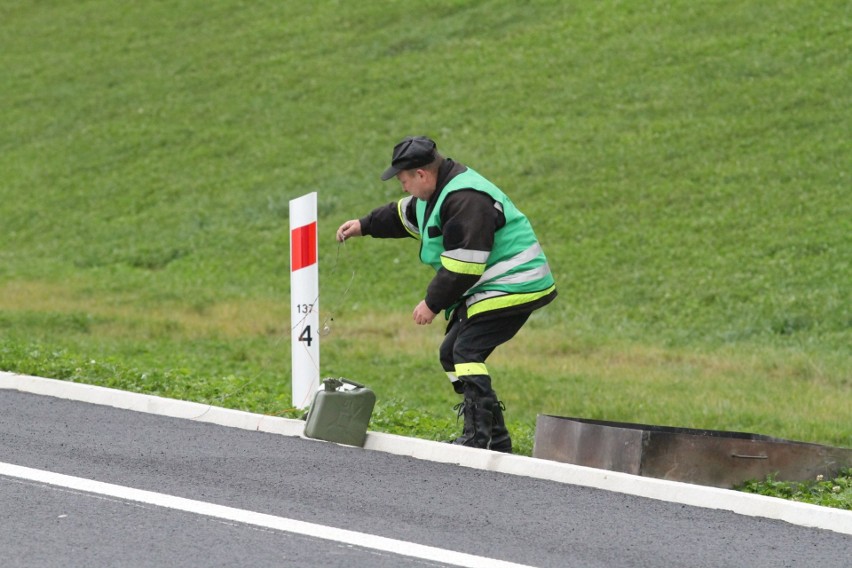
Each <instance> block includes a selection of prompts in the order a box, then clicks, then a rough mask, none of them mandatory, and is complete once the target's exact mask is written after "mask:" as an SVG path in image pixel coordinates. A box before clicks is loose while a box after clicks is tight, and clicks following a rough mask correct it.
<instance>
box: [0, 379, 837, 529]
mask: <svg viewBox="0 0 852 568" xmlns="http://www.w3.org/2000/svg"><path fill="white" fill-rule="evenodd" d="M0 389H10V390H16V391H20V392H26V393H31V394H39V395H45V396H52V397H56V398H62V399H67V400H76V401H80V402H88V403H92V404H99V405H103V406H111V407H113V408H121V409H124V410H133V411H136V412H145V413H149V414H157V415H160V416H170V417H173V418H182V419H186V420H195V421H198V422H209V423H211V424H217V425H220V426H228V427H232V428H242V429H245V430H256V431H258V432H267V433H271V434H280V435H283V436H299V437H304V436H303V433H304V427H305V423H304V422H303V421H301V420H294V419H288V418H280V417H276V416H264V415H261V414H252V413H249V412H242V411H238V410H231V409H227V408H219V407H215V406H211V405H207V404H200V403H197V402H187V401H182V400H175V399H168V398H162V397H157V396H151V395H146V394H138V393H132V392H126V391H120V390H115V389H108V388H104V387H98V386H93V385H86V384H82V383H72V382H68V381H60V380H55V379H44V378H41V377H31V376H27V375H17V374H14V373H7V372H2V371H0ZM364 449H366V450H372V451H380V452H387V453H391V454H396V455H403V456H409V457H413V458H417V459H422V460H428V461H434V462H441V463H448V464H455V465H460V466H462V467H469V468H473V469H480V470H487V471H494V472H499V473H506V474H511V475H520V476H525V477H533V478H537V479H543V480H548V481H555V482H559V483H566V484H570V485H580V486H583V487H592V488H596V489H603V490H605V491H613V492H617V493H623V494H627V495H636V496H639V497H647V498H650V499H656V500H659V501H667V502H670V503H680V504H683V505H690V506H694V507H702V508H705V509H720V510H725V511H732V512H734V513H738V514H740V515H746V516H751V517H763V518H767V519H776V520H781V521H786V522H788V523H791V524H795V525H799V526H804V527H812V528H818V529H825V530H829V531H833V532H838V533H842V534H849V535H852V511H843V510H840V509H832V508H829V507H820V506H818V505H809V504H805V503H797V502H794V501H787V500H784V499H777V498H774V497H765V496H763V495H752V494H748V493H741V492H738V491H731V490H728V489H719V488H716V487H706V486H702V485H692V484H689V483H681V482H677V481H666V480H663V479H655V478H650V477H641V476H636V475H630V474H626V473H620V472H613V471H607V470H600V469H593V468H589V467H583V466H577V465H572V464H565V463H560V462H555V461H549V460H542V459H536V458H529V457H525V456H515V455H508V454H501V453H497V452H490V451H484V450H476V449H472V448H465V447H462V446H453V445H450V444H444V443H440V442H432V441H429V440H421V439H417V438H406V437H404V436H395V435H392V434H383V433H378V432H369V433H368V434H367V441H366V442H365V444H364Z"/></svg>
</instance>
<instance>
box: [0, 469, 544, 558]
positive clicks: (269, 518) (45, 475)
mask: <svg viewBox="0 0 852 568" xmlns="http://www.w3.org/2000/svg"><path fill="white" fill-rule="evenodd" d="M0 475H5V476H8V477H14V478H18V479H26V480H29V481H35V482H38V483H44V484H47V485H53V486H58V487H64V488H66V489H74V490H77V491H85V492H87V493H94V494H96V495H104V496H108V497H114V498H117V499H123V500H126V501H135V502H138V503H145V504H148V505H155V506H157V507H164V508H168V509H175V510H178V511H184V512H187V513H195V514H197V515H206V516H208V517H214V518H217V519H223V520H226V521H233V522H237V523H243V524H247V525H253V526H256V527H263V528H268V529H273V530H279V531H284V532H288V533H294V534H299V535H305V536H310V537H314V538H320V539H323V540H330V541H334V542H341V543H344V544H349V545H352V546H358V547H361V548H368V549H372V550H380V551H382V552H390V553H393V554H399V555H400V556H409V557H412V558H419V559H421V560H431V561H434V562H441V563H444V564H450V565H453V566H462V567H465V568H533V567H531V566H528V565H525V564H516V563H514V562H506V561H504V560H497V559H494V558H486V557H484V556H475V555H473V554H465V553H463V552H455V551H452V550H445V549H442V548H436V547H432V546H425V545H422V544H415V543H412V542H406V541H403V540H396V539H392V538H386V537H382V536H375V535H370V534H366V533H359V532H355V531H348V530H345V529H338V528H334V527H327V526H324V525H319V524H315V523H308V522H304V521H299V520H296V519H288V518H286V517H276V516H274V515H267V514H264V513H255V512H253V511H246V510H244V509H236V508H234V507H226V506H224V505H216V504H214V503H205V502H204V501H195V500H193V499H185V498H183V497H175V496H173V495H166V494H163V493H155V492H153V491H144V490H142V489H133V488H132V487H123V486H121V485H113V484H111V483H103V482H101V481H94V480H91V479H84V478H82V477H73V476H70V475H63V474H61V473H53V472H50V471H44V470H39V469H32V468H29V467H23V466H18V465H14V464H9V463H3V462H0Z"/></svg>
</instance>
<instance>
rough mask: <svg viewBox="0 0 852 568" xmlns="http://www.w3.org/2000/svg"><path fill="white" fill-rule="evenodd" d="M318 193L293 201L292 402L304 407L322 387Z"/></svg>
mask: <svg viewBox="0 0 852 568" xmlns="http://www.w3.org/2000/svg"><path fill="white" fill-rule="evenodd" d="M318 257H319V252H318V246H317V194H316V192H313V193H309V194H307V195H303V196H302V197H299V198H297V199H292V200H291V201H290V334H291V336H292V357H291V358H292V364H293V373H292V377H293V406H294V407H295V408H305V407H307V406H309V405H310V404H311V402H313V398H314V393H316V391H317V389H318V388H319V375H320V370H319V345H320V333H319V331H320V330H319V265H318V264H317V262H318Z"/></svg>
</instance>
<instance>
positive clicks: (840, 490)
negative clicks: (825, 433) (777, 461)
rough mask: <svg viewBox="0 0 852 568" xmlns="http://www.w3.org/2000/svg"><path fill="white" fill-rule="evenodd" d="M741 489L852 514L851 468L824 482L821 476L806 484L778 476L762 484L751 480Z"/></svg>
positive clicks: (767, 478)
mask: <svg viewBox="0 0 852 568" xmlns="http://www.w3.org/2000/svg"><path fill="white" fill-rule="evenodd" d="M738 489H740V490H741V491H745V492H746V493H757V494H758V495H768V496H770V497H780V498H782V499H789V500H791V501H799V502H802V503H810V504H812V505H822V506H824V507H834V508H837V509H846V510H847V511H852V470H850V469H849V468H844V469H843V470H841V471H839V472H838V473H837V475H836V476H834V477H833V478H831V479H824V478H823V476H821V475H820V476H819V477H817V478H816V479H813V480H809V481H806V482H784V481H777V480H776V479H775V476H773V475H768V476H766V479H764V480H762V481H758V480H753V481H748V482H746V483H744V484H743V485H742V486H741V487H739V488H738Z"/></svg>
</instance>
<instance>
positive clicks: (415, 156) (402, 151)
mask: <svg viewBox="0 0 852 568" xmlns="http://www.w3.org/2000/svg"><path fill="white" fill-rule="evenodd" d="M437 148H438V147H437V145H436V144H435V141H434V140H432V139H431V138H427V137H425V136H409V137H407V138H406V139H405V140H403V141H402V142H400V143H399V144H397V145H396V146H394V147H393V158H391V166H390V167H389V168H388V169H386V170H385V172H384V173H383V174H382V181H387V180H389V179H390V178H392V177H393V176H395V175H396V174H398V173H399V172H400V171H402V170H413V169H414V168H420V167H422V166H425V165H426V164H431V163H432V161H433V160H434V159H435V156H436V155H437V154H436V152H437Z"/></svg>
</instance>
